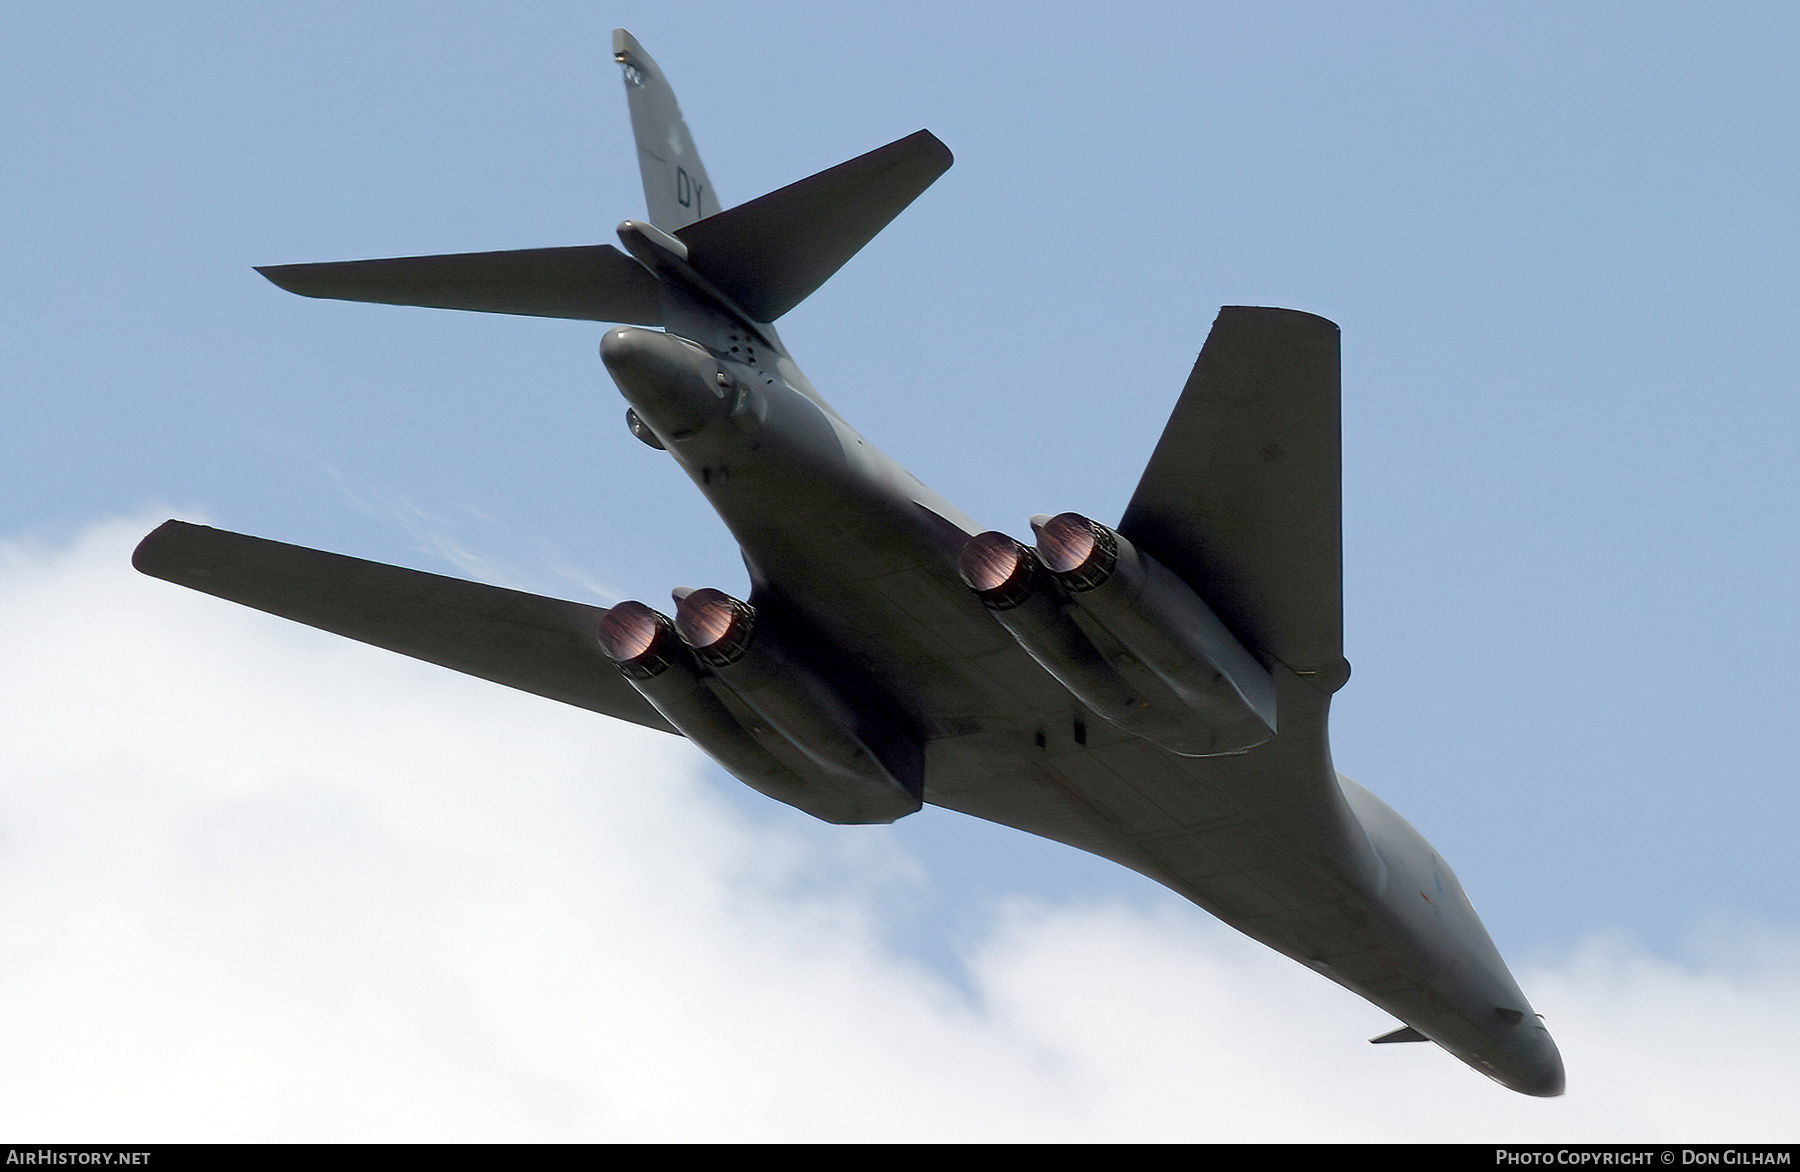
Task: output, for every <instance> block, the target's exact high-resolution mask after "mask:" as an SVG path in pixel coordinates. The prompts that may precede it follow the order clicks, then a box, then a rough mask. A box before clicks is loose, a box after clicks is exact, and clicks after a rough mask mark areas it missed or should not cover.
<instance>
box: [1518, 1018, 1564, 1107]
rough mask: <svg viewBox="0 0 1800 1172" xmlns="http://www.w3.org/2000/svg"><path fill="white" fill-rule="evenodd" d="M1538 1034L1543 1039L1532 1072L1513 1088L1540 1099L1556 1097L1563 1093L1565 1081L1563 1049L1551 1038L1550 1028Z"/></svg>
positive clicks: (1535, 1056) (1534, 1058) (1533, 1062)
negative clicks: (1558, 1047) (1559, 1048)
mask: <svg viewBox="0 0 1800 1172" xmlns="http://www.w3.org/2000/svg"><path fill="white" fill-rule="evenodd" d="M1538 1036H1539V1037H1540V1038H1541V1039H1542V1040H1541V1042H1539V1044H1538V1046H1537V1053H1536V1055H1534V1057H1533V1061H1532V1062H1531V1067H1530V1069H1531V1073H1530V1075H1529V1076H1528V1077H1527V1078H1526V1079H1524V1080H1522V1081H1521V1082H1520V1083H1519V1085H1517V1086H1515V1087H1514V1088H1513V1089H1514V1090H1516V1091H1520V1092H1522V1093H1524V1094H1527V1095H1536V1096H1537V1097H1538V1098H1540V1099H1554V1098H1555V1097H1556V1096H1558V1095H1560V1094H1562V1093H1563V1085H1564V1082H1565V1079H1564V1077H1563V1060H1562V1051H1560V1050H1558V1049H1557V1048H1556V1043H1555V1042H1553V1041H1551V1040H1550V1031H1549V1030H1542V1029H1541V1030H1539V1031H1538Z"/></svg>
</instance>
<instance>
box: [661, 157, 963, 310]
mask: <svg viewBox="0 0 1800 1172" xmlns="http://www.w3.org/2000/svg"><path fill="white" fill-rule="evenodd" d="M954 161H955V160H954V158H953V157H952V156H951V154H950V148H949V147H947V146H945V145H944V144H943V143H941V142H939V141H938V140H937V137H936V136H935V135H933V134H932V133H931V132H930V131H929V130H921V131H919V132H918V133H917V134H911V135H908V136H907V137H905V138H903V139H900V140H899V141H898V142H891V143H889V144H888V145H887V146H884V147H880V148H878V149H876V150H873V151H870V152H869V153H868V154H866V155H861V156H859V157H857V158H854V159H851V160H850V161H849V162H848V163H842V164H839V165H838V166H836V167H833V168H831V169H830V170H828V171H821V172H819V173H818V174H817V175H813V176H810V177H809V178H806V179H802V180H800V182H798V183H790V184H789V185H788V186H786V187H783V188H781V189H780V190H779V191H772V192H770V193H769V194H768V195H765V196H762V197H761V198H760V199H753V200H751V201H750V202H749V203H745V204H739V205H738V206H737V207H734V208H729V209H727V210H725V211H723V212H720V213H719V214H718V215H716V216H708V217H707V218H706V219H704V220H700V221H698V222H696V223H693V224H689V225H688V226H687V227H685V228H682V229H680V230H678V231H677V232H676V233H675V235H676V237H677V238H679V239H680V240H681V242H682V243H683V244H686V245H687V247H688V261H689V262H690V263H691V264H692V265H693V266H694V269H695V270H696V271H697V272H699V273H700V274H702V275H703V276H705V277H706V278H707V279H708V280H710V281H712V282H713V283H714V284H715V285H717V286H718V287H719V289H720V290H721V291H723V292H724V293H725V294H726V295H727V296H729V297H730V298H731V299H732V300H733V301H734V302H736V303H737V304H738V305H739V306H741V307H742V308H743V309H744V311H745V312H747V313H748V314H749V315H750V316H751V317H753V318H755V319H756V320H757V321H764V322H772V321H774V320H776V319H777V318H779V317H780V316H781V315H782V314H784V313H786V312H787V311H788V310H790V309H792V308H794V306H796V305H798V304H800V303H801V302H802V301H804V300H806V299H807V297H808V296H810V295H811V294H812V292H813V291H814V290H815V289H817V288H818V287H819V286H820V285H823V284H824V283H825V282H826V280H828V279H829V278H830V276H831V274H833V273H835V272H837V271H838V270H839V269H840V268H842V267H843V266H844V262H846V261H848V260H849V259H850V258H851V257H853V256H855V255H856V254H857V253H858V252H860V251H861V250H862V247H863V245H865V244H867V243H868V242H869V241H870V240H872V239H874V238H875V235H876V233H878V232H880V231H881V230H882V229H883V228H885V227H887V226H888V224H889V223H891V222H892V221H893V219H894V217H895V216H898V215H899V214H900V213H901V212H902V211H904V210H905V209H906V205H908V204H910V203H911V202H912V201H913V200H915V199H917V198H918V197H919V195H920V193H921V192H923V191H924V190H925V189H926V188H927V187H930V186H931V185H932V184H933V183H934V182H936V181H937V177H938V176H939V175H942V174H943V173H944V172H945V171H948V170H949V169H950V164H951V163H952V162H954Z"/></svg>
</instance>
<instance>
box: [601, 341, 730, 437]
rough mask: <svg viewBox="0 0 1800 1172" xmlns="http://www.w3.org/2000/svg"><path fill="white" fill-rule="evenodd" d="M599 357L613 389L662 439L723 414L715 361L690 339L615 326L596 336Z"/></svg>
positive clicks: (686, 431) (690, 429)
mask: <svg viewBox="0 0 1800 1172" xmlns="http://www.w3.org/2000/svg"><path fill="white" fill-rule="evenodd" d="M600 360H601V361H602V362H604V363H606V369H607V371H608V373H610V374H611V375H612V377H613V382H615V383H617V384H618V387H619V393H620V394H622V395H624V396H625V398H626V400H627V401H629V402H630V403H631V406H632V408H633V409H634V410H636V411H637V413H638V416H639V417H640V418H641V419H643V421H644V422H645V423H648V424H649V425H650V428H651V430H652V431H654V432H656V433H657V435H659V436H661V437H662V438H664V439H668V438H670V437H680V436H682V435H684V434H687V433H690V432H693V431H695V430H697V429H698V428H700V427H701V426H703V425H704V424H706V423H707V422H708V421H710V420H712V419H714V418H717V417H718V416H719V415H721V414H722V413H723V406H722V400H721V395H722V391H721V388H720V386H719V385H718V383H717V375H718V369H719V368H718V363H717V362H715V361H714V360H713V358H712V356H711V355H709V354H708V353H707V352H706V351H705V350H703V349H701V348H700V347H699V346H696V345H694V344H693V343H692V342H687V341H683V340H682V339H680V338H676V337H674V336H673V335H670V334H665V333H662V332H661V331H658V330H645V329H636V328H633V327H630V326H621V327H620V328H618V329H613V330H608V331H607V333H606V337H604V338H602V339H601V340H600Z"/></svg>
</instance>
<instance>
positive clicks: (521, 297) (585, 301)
mask: <svg viewBox="0 0 1800 1172" xmlns="http://www.w3.org/2000/svg"><path fill="white" fill-rule="evenodd" d="M256 271H257V272H259V273H261V274H262V275H263V276H265V277H267V278H269V280H271V281H273V282H275V283H276V284H277V285H280V286H281V287H282V288H283V289H286V290H287V291H288V292H289V293H298V294H300V295H301V296H303V297H329V298H333V299H335V300H338V301H376V302H380V303H382V304H384V305H423V306H428V307H430V308H433V309H475V310H480V311H482V312H483V313H517V314H522V315H525V316H527V317H570V318H579V319H581V320H583V321H607V322H626V323H629V324H631V325H640V326H659V325H661V324H662V321H663V312H662V294H661V290H660V288H659V286H658V284H657V280H656V278H655V277H653V276H651V275H650V273H649V272H648V271H647V270H646V269H645V268H644V266H642V265H640V264H638V263H637V262H636V261H635V260H632V259H631V258H630V257H629V256H626V255H625V254H624V253H622V252H620V251H619V250H618V249H616V248H614V247H613V246H612V245H610V244H586V245H579V246H576V247H573V248H520V249H515V250H513V251H510V252H459V253H450V254H447V255H443V256H396V257H388V258H386V259H383V260H346V261H336V262H331V263H327V264H306V265H266V266H263V267H260V268H258V269H257V270H256Z"/></svg>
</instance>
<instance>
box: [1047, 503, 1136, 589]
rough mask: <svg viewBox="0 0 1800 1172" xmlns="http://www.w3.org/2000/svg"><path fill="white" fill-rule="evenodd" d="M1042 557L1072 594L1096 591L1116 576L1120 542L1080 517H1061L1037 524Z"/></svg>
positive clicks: (1101, 526)
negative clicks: (1114, 572)
mask: <svg viewBox="0 0 1800 1172" xmlns="http://www.w3.org/2000/svg"><path fill="white" fill-rule="evenodd" d="M1032 521H1033V524H1032V528H1034V529H1036V530H1037V539H1038V541H1037V549H1038V556H1039V557H1041V558H1043V559H1044V568H1045V569H1047V570H1049V571H1050V572H1051V573H1052V574H1055V575H1056V577H1057V579H1058V580H1060V581H1061V582H1062V583H1063V584H1064V585H1065V586H1067V587H1069V588H1070V589H1071V590H1077V591H1080V590H1092V589H1093V588H1094V587H1096V586H1098V585H1100V584H1101V583H1103V582H1105V581H1106V580H1107V578H1109V577H1111V576H1112V572H1113V567H1114V566H1115V565H1117V564H1118V561H1119V542H1118V539H1117V538H1116V537H1115V536H1114V535H1113V531H1112V530H1111V529H1108V528H1107V527H1106V526H1104V525H1102V524H1100V523H1099V522H1097V521H1090V520H1088V519H1087V518H1086V517H1084V516H1082V515H1081V514H1080V513H1058V514H1057V515H1056V516H1054V517H1052V518H1050V519H1049V520H1048V521H1045V522H1044V523H1043V524H1041V525H1039V524H1037V519H1036V518H1033V519H1032Z"/></svg>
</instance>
